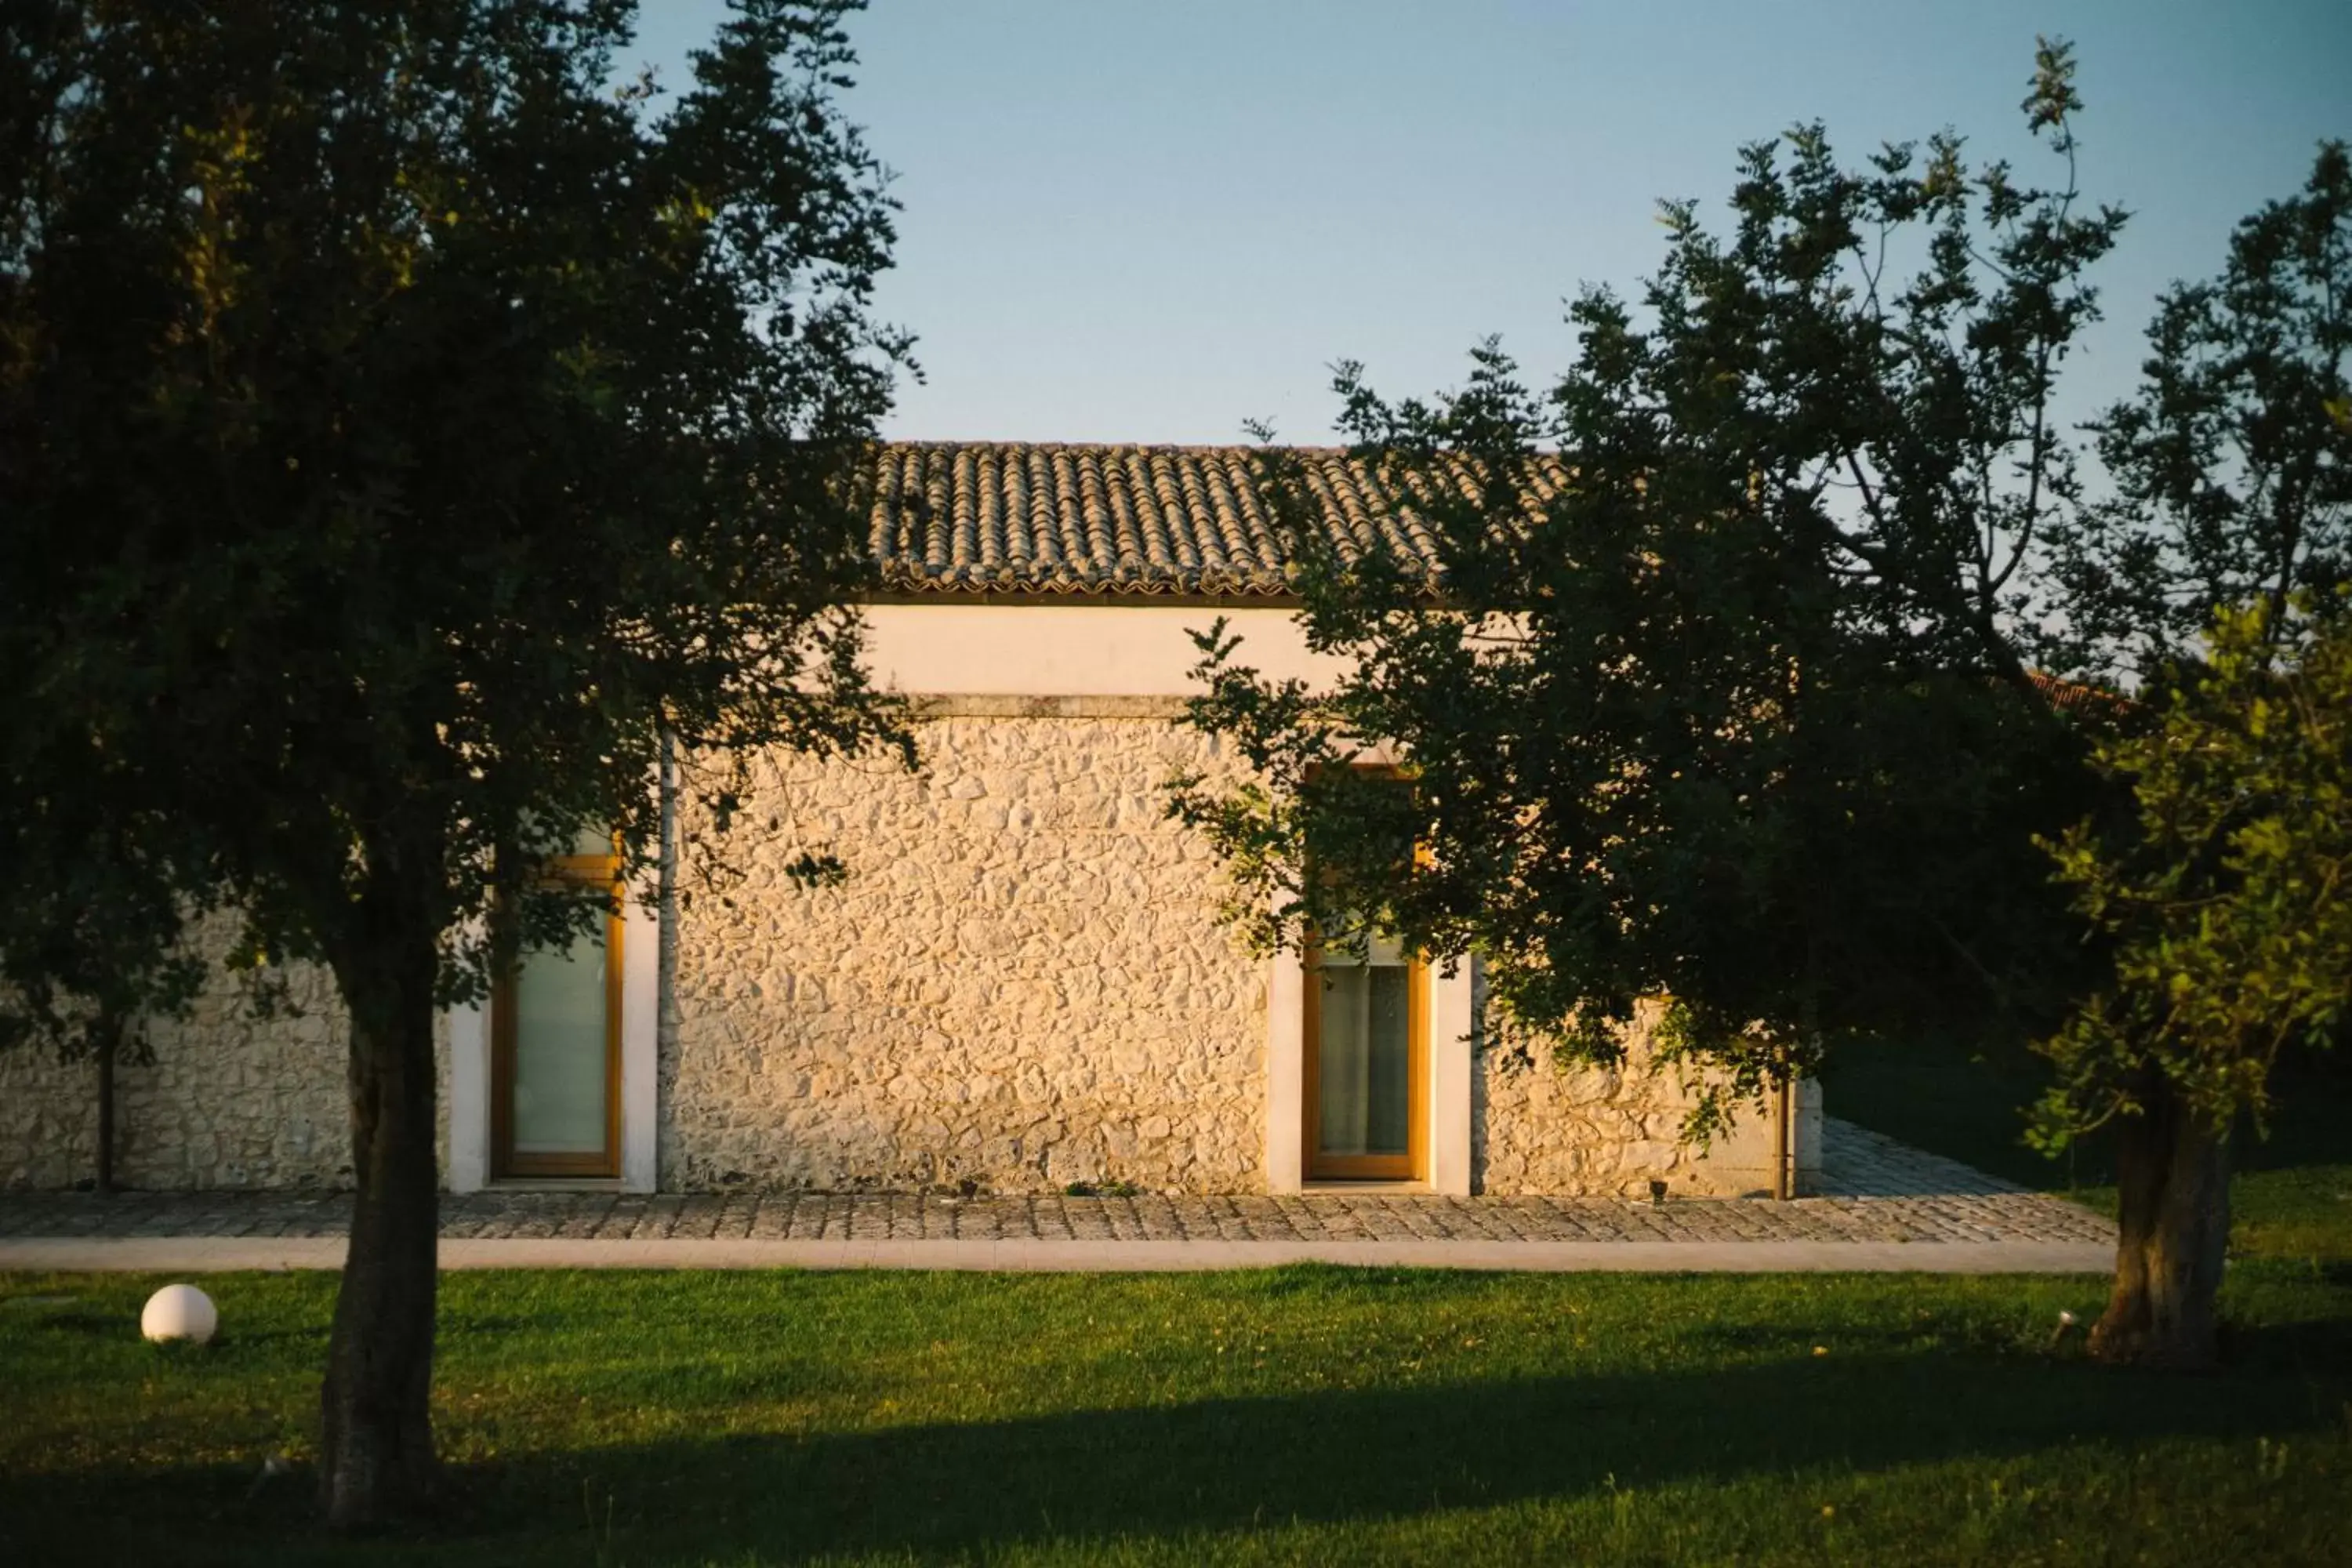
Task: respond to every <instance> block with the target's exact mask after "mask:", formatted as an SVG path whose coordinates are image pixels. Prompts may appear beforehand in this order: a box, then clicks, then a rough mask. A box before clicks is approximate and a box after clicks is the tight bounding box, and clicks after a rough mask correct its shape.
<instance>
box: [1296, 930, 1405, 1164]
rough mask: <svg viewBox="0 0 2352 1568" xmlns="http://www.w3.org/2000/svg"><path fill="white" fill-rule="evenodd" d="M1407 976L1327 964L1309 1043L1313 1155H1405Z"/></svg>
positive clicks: (1386, 967) (1390, 967) (1388, 966)
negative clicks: (1315, 1034) (1314, 1037)
mask: <svg viewBox="0 0 2352 1568" xmlns="http://www.w3.org/2000/svg"><path fill="white" fill-rule="evenodd" d="M1409 980H1410V972H1409V971H1408V970H1407V969H1406V967H1405V966H1404V965H1403V964H1402V963H1377V962H1376V963H1369V964H1366V963H1326V965H1325V966H1324V968H1323V969H1322V971H1321V973H1319V975H1318V976H1317V977H1316V983H1318V984H1322V986H1323V993H1322V997H1321V1003H1322V1007H1321V1013H1322V1018H1321V1024H1322V1026H1321V1038H1320V1039H1318V1041H1317V1042H1316V1045H1317V1057H1316V1079H1317V1081H1316V1099H1317V1112H1318V1114H1317V1117H1316V1126H1317V1142H1318V1145H1319V1147H1318V1150H1317V1152H1318V1153H1323V1154H1404V1153H1408V1152H1411V1150H1410V1142H1409V1141H1410V1135H1411V1134H1410V1126H1411V1114H1412V1112H1411V1105H1412V1036H1411V1028H1412V1020H1411V1017H1410V1008H1409V1005H1408V1001H1407V998H1408V997H1409V995H1410V994H1411V992H1410V985H1409Z"/></svg>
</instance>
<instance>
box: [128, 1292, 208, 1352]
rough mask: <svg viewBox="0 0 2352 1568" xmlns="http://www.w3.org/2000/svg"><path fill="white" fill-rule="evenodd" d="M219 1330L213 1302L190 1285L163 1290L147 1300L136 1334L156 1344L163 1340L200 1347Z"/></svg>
mask: <svg viewBox="0 0 2352 1568" xmlns="http://www.w3.org/2000/svg"><path fill="white" fill-rule="evenodd" d="M219 1326H220V1314H219V1313H218V1312H216V1311H215V1310H213V1299H212V1298H211V1297H210V1296H207V1295H205V1293H204V1292H203V1291H202V1290H199V1289H196V1288H195V1287H194V1285H166V1286H164V1287H163V1289H161V1290H158V1291H156V1292H155V1293H154V1294H153V1295H152V1296H150V1297H148V1298H147V1306H146V1309H145V1310H143V1311H142V1312H141V1313H140V1314H139V1331H140V1332H141V1333H142V1334H144V1335H146V1336H147V1337H148V1338H149V1339H151V1340H152V1341H154V1342H156V1343H158V1344H161V1343H163V1342H164V1341H165V1340H194V1342H196V1343H198V1344H203V1343H204V1342H205V1341H207V1340H209V1339H211V1338H212V1337H213V1331H214V1330H215V1329H216V1328H218V1327H219Z"/></svg>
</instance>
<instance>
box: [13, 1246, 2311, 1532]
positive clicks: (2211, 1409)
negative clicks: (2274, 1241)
mask: <svg viewBox="0 0 2352 1568" xmlns="http://www.w3.org/2000/svg"><path fill="white" fill-rule="evenodd" d="M157 1283H159V1281H157V1280H154V1279H134V1278H126V1277H119V1276H75V1277H47V1278H43V1277H35V1276H26V1275H15V1276H0V1410H5V1415H6V1419H5V1423H0V1563H26V1564H33V1563H53V1562H66V1561H74V1562H109V1563H156V1564H161V1563H175V1564H176V1563H213V1562H269V1563H281V1562H331V1563H374V1562H379V1561H385V1560H401V1561H406V1560H419V1561H423V1560H429V1561H432V1562H435V1563H479V1564H492V1563H498V1564H504V1563H566V1564H588V1563H727V1564H740V1563H785V1562H803V1561H823V1562H836V1561H840V1562H903V1561H909V1560H915V1561H931V1560H939V1559H950V1560H955V1559H969V1560H977V1561H986V1562H1004V1563H1079V1562H1113V1563H1146V1562H1149V1563H1217V1562H1248V1563H1254V1562H1269V1563H1332V1562H1352V1561H1361V1562H1430V1563H1446V1564H1448V1565H1449V1568H1465V1565H1467V1564H1472V1563H1543V1562H1580V1563H1581V1562H1594V1563H1685V1562H1731V1561H1738V1562H1742V1563H1868V1564H1874V1565H1875V1564H1885V1563H1904V1564H1906V1565H1909V1564H1918V1563H2140V1562H2148V1563H2203V1564H2218V1563H2254V1562H2260V1563H2342V1562H2344V1561H2346V1560H2347V1550H2346V1549H2347V1542H2352V1332H2348V1331H2347V1324H2352V1274H2347V1271H2346V1270H2344V1269H2341V1268H2331V1267H2326V1266H2323V1265H2321V1264H2319V1263H2317V1262H2313V1261H2305V1260H2273V1259H2251V1260H2248V1261H2246V1262H2243V1263H2241V1264H2240V1265H2238V1266H2237V1267H2235V1268H2233V1269H2232V1271H2231V1282H2230V1286H2229V1309H2230V1312H2231V1319H2232V1322H2233V1329H2232V1336H2231V1367H2230V1370H2229V1371H2228V1372H2226V1373H2223V1374H2221V1375H2218V1376H2211V1377H2202V1378H2178V1377H2164V1376H2156V1375H2148V1374H2139V1373H2117V1372H2113V1371H2109V1370H2105V1369H2103V1368H2099V1367H2096V1366H2094V1365H2091V1364H2089V1363H2086V1362H2085V1361H2084V1360H2083V1359H2082V1357H2081V1355H2080V1353H2079V1349H2078V1347H2077V1345H2076V1343H2075V1342H2074V1341H2073V1340H2071V1339H2070V1340H2068V1341H2067V1342H2063V1343H2061V1344H2059V1345H2056V1346H2055V1347H2054V1348H2053V1345H2052V1342H2051V1341H2052V1331H2053V1327H2054V1326H2055V1324H2056V1322H2057V1317H2058V1313H2059V1311H2060V1310H2062V1309H2065V1310H2073V1311H2074V1312H2076V1313H2078V1314H2087V1313H2088V1312H2090V1311H2091V1310H2094V1309H2095V1307H2096V1306H2097V1304H2098V1302H2099V1300H2100V1294H2101V1284H2100V1282H2099V1281H2098V1280H2096V1279H2047V1278H2042V1279H1935V1278H1927V1277H1916V1276H1915V1277H1892V1276H1881V1277H1858V1276H1845V1277H1839V1276H1789V1277H1777V1278H1767V1277H1748V1278H1735V1277H1717V1278H1700V1277H1675V1278H1639V1277H1625V1276H1585V1277H1576V1276H1549V1277H1538V1276H1508V1275H1472V1274H1451V1273H1428V1272H1412V1271H1402V1270H1377V1271H1357V1270H1349V1269H1342V1268H1286V1269H1281V1270H1277V1271H1273V1272H1265V1273H1248V1274H1223V1275H1205V1276H1149V1277H1145V1276H1109V1277H1083V1276H978V1275H961V1276H959V1275H922V1274H791V1273H775V1274H754V1273H733V1274H654V1273H610V1274H598V1275H587V1274H526V1273H498V1274H460V1275H453V1276H450V1277H449V1278H448V1279H446V1283H445V1296H444V1307H443V1316H442V1323H441V1343H442V1347H443V1358H442V1363H441V1371H440V1376H439V1382H438V1401H439V1410H438V1418H439V1424H440V1432H441V1436H442V1441H443V1443H444V1444H445V1446H446V1453H447V1456H448V1458H449V1460H450V1464H451V1471H452V1477H453V1479H454V1480H455V1482H456V1483H457V1487H458V1488H459V1489H461V1502H460V1505H459V1507H458V1508H457V1510H456V1512H455V1513H454V1515H453V1517H452V1519H451V1520H450V1521H449V1522H448V1523H447V1524H446V1526H444V1527H443V1528H442V1529H440V1530H439V1531H436V1532H435V1533H433V1534H431V1535H415V1534H403V1535H394V1536H391V1537H385V1538H379V1539H376V1540H373V1541H367V1542H356V1543H341V1542H329V1541H327V1540H324V1539H323V1538H321V1537H320V1536H319V1535H318V1534H317V1533H315V1531H314V1530H313V1527H312V1526H311V1525H310V1520H309V1514H308V1506H307V1505H308V1498H307V1494H306V1486H307V1480H308V1478H307V1475H306V1474H305V1472H304V1468H303V1467H304V1465H305V1464H306V1463H307V1459H308V1455H309V1451H310V1450H309V1445H310V1441H311V1434H312V1432H313V1430H314V1424H313V1415H312V1410H313V1400H314V1398H315V1394H314V1388H315V1379H316V1377H317V1375H318V1371H319V1367H320V1360H321V1356H322V1352H323V1351H324V1347H325V1343H326V1331H327V1321H328V1312H329V1307H330V1301H331V1288H332V1280H331V1279H329V1278H327V1277H324V1276H320V1275H293V1276H285V1275H278V1276H263V1275H236V1276H220V1277H215V1278H214V1279H211V1280H209V1281H208V1286H209V1288H210V1289H213V1291H214V1293H215V1297H216V1299H217V1300H219V1302H220V1305H221V1310H222V1314H223V1322H224V1332H223V1336H222V1338H221V1339H220V1340H219V1341H218V1342H215V1344H214V1345H212V1346H211V1347H209V1348H208V1349H205V1350H201V1351H196V1350H178V1351H163V1350H156V1349H152V1348H150V1347H147V1346H145V1345H143V1344H142V1343H141V1342H139V1340H138V1338H137V1336H136V1331H135V1328H134V1324H135V1321H136V1318H137V1314H138V1309H139V1304H140V1302H141V1301H142V1299H143V1298H144V1296H145V1294H146V1293H147V1292H148V1291H149V1290H150V1289H152V1288H153V1287H154V1285H155V1284H157ZM276 1453H282V1454H286V1455H289V1456H290V1457H291V1458H292V1460H293V1461H294V1466H295V1468H294V1470H293V1471H292V1473H290V1474H289V1475H286V1476H284V1477H281V1478H278V1479H263V1466H264V1461H265V1459H266V1458H268V1457H269V1456H270V1455H272V1454H276Z"/></svg>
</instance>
